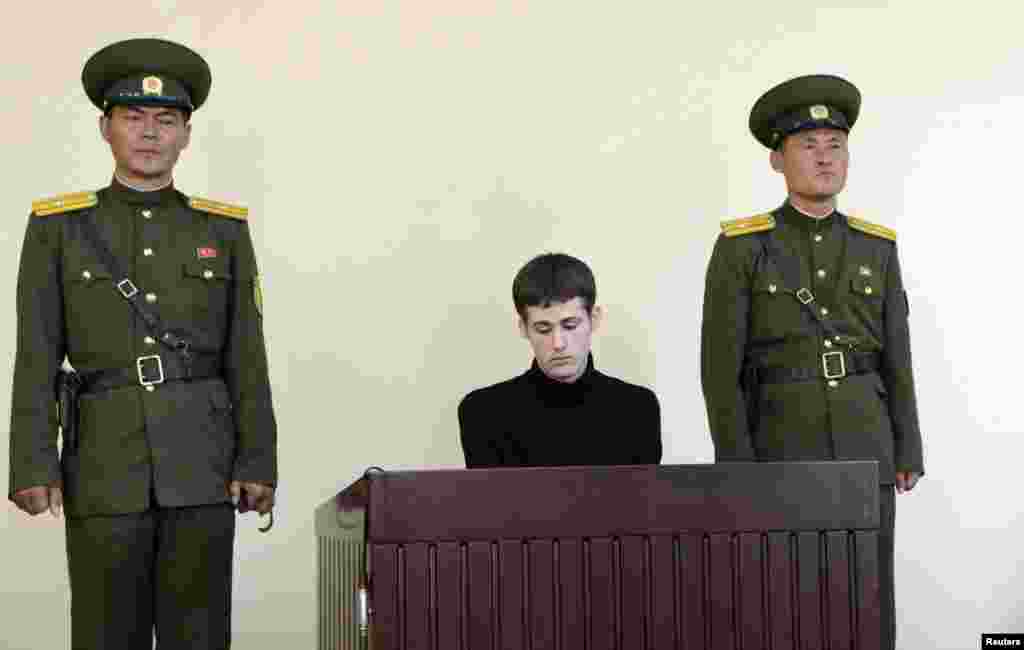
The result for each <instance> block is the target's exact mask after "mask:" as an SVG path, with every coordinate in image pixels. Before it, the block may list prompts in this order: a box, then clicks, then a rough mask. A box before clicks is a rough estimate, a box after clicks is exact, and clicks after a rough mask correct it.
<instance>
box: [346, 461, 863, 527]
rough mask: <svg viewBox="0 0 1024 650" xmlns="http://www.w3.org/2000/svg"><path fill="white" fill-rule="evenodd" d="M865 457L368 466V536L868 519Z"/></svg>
mask: <svg viewBox="0 0 1024 650" xmlns="http://www.w3.org/2000/svg"><path fill="white" fill-rule="evenodd" d="M878 485H879V478H878V464H877V463H876V462H875V461H841V462H809V463H719V464H713V465H637V466H621V467H544V468H541V467H534V468H501V469H485V470H484V469H478V470H426V471H398V472H386V471H375V472H369V473H367V475H366V476H365V477H364V478H363V479H360V480H359V481H357V482H356V483H354V484H353V485H351V486H350V487H349V488H348V489H346V490H345V491H344V492H342V493H340V494H339V495H338V496H337V497H336V500H335V504H336V506H337V509H338V515H340V516H342V517H344V516H345V514H344V513H345V512H348V513H350V514H355V511H362V512H363V513H365V515H366V517H367V529H366V532H367V536H368V538H369V540H370V541H372V542H373V543H409V542H415V541H435V540H462V541H465V540H494V539H503V538H519V539H524V538H564V537H576V538H580V537H609V536H620V535H622V536H624V535H658V534H661V535H664V534H677V533H686V532H688V531H690V532H698V531H699V532H740V531H771V530H856V529H877V528H878V526H879V510H878V494H879V490H878Z"/></svg>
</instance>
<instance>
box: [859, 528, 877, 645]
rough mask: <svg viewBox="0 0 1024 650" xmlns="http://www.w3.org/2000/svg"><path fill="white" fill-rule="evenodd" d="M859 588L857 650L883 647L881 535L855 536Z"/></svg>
mask: <svg viewBox="0 0 1024 650" xmlns="http://www.w3.org/2000/svg"><path fill="white" fill-rule="evenodd" d="M854 549H855V564H856V571H855V573H856V585H857V600H856V603H857V627H856V630H857V649H858V650H877V648H880V647H881V645H882V610H881V607H882V601H881V591H880V589H881V583H880V582H879V576H878V571H879V565H878V532H877V531H870V532H857V533H855V534H854Z"/></svg>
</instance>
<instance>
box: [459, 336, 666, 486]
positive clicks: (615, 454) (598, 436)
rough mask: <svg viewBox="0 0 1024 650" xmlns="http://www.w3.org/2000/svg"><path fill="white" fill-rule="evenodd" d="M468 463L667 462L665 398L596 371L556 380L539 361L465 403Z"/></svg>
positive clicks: (591, 369)
mask: <svg viewBox="0 0 1024 650" xmlns="http://www.w3.org/2000/svg"><path fill="white" fill-rule="evenodd" d="M459 428H460V431H461V436H462V450H463V453H464V454H465V456H466V467H469V468H471V469H472V468H478V467H528V466H566V465H640V464H656V463H658V462H660V461H661V411H660V409H659V407H658V398H657V397H655V395H654V393H653V392H652V391H651V390H650V389H647V388H644V387H642V386H635V385H633V384H629V383H626V382H624V381H622V380H620V379H615V378H614V377H609V376H608V375H605V374H602V373H600V372H598V371H597V370H596V369H595V368H594V359H593V356H591V357H590V359H589V360H588V362H587V369H586V370H585V371H584V372H583V375H581V376H580V378H579V379H577V380H576V381H575V382H573V383H571V384H566V383H562V382H558V381H555V380H553V379H549V378H548V377H547V375H545V374H544V373H543V371H541V369H540V367H538V365H537V362H536V361H534V362H533V365H532V366H531V367H530V369H529V370H527V371H526V372H525V373H523V374H522V375H519V376H518V377H515V378H513V379H509V380H508V381H503V382H501V383H499V384H494V385H493V386H488V387H486V388H480V389H477V390H474V391H473V392H471V393H470V394H468V395H466V397H465V398H463V400H462V402H461V403H460V404H459Z"/></svg>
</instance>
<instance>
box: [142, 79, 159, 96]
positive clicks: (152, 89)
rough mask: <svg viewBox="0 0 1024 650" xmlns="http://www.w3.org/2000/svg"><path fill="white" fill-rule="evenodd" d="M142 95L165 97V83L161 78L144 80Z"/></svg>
mask: <svg viewBox="0 0 1024 650" xmlns="http://www.w3.org/2000/svg"><path fill="white" fill-rule="evenodd" d="M142 94H144V95H163V94H164V82H163V79H161V78H160V77H146V78H145V79H143V80H142Z"/></svg>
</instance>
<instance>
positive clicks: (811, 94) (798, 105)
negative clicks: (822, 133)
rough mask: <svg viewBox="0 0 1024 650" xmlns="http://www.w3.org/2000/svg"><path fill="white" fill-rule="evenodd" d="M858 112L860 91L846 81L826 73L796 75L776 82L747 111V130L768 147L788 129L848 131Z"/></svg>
mask: <svg viewBox="0 0 1024 650" xmlns="http://www.w3.org/2000/svg"><path fill="white" fill-rule="evenodd" d="M859 114H860V91H859V90H857V87H856V86H854V85H853V84H852V83H850V82H849V81H847V80H845V79H843V78H841V77H835V76H833V75H827V74H815V75H807V76H804V77H797V78H795V79H790V80H789V81H786V82H783V83H781V84H779V85H778V86H775V87H774V88H772V89H771V90H769V91H768V92H766V93H765V94H763V95H761V97H760V99H758V100H757V102H756V103H755V104H754V108H752V109H751V111H750V132H751V133H753V134H754V137H755V138H757V141H758V142H760V143H761V144H763V145H764V146H766V147H768V148H769V149H777V148H778V147H779V145H780V144H782V140H783V139H784V138H785V137H786V136H787V135H790V134H791V133H796V132H798V131H806V130H807V129H820V128H828V129H840V130H842V131H845V132H847V133H849V131H850V129H852V128H853V124H854V122H856V121H857V116H858V115H859Z"/></svg>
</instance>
